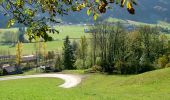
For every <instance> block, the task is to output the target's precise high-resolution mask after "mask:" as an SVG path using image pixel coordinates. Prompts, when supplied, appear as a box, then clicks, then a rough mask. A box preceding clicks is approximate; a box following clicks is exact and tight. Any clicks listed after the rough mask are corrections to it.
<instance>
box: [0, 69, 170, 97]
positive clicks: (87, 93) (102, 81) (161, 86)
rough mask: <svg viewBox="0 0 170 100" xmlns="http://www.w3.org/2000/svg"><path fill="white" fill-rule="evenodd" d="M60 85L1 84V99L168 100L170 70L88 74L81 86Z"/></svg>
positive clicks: (34, 81)
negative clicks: (132, 73)
mask: <svg viewBox="0 0 170 100" xmlns="http://www.w3.org/2000/svg"><path fill="white" fill-rule="evenodd" d="M67 72H69V73H70V72H74V71H67ZM78 72H81V71H78ZM62 83H63V81H62V80H59V79H53V78H32V79H21V80H10V81H2V82H0V91H1V92H0V98H3V99H4V100H170V86H169V85H170V68H166V69H161V70H157V71H152V72H147V73H144V74H140V75H131V76H120V75H101V74H90V75H87V77H86V78H84V79H83V82H82V83H81V84H80V85H78V86H77V87H75V88H71V89H63V88H59V87H57V86H58V85H59V84H62ZM3 99H2V100H3Z"/></svg>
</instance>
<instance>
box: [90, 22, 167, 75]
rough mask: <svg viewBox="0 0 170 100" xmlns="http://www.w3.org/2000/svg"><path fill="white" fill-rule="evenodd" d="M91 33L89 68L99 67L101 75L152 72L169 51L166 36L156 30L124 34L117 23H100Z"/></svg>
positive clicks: (143, 29) (138, 29) (153, 28)
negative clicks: (156, 62) (90, 64)
mask: <svg viewBox="0 0 170 100" xmlns="http://www.w3.org/2000/svg"><path fill="white" fill-rule="evenodd" d="M91 32H92V36H91V37H92V41H91V42H92V43H91V44H92V45H91V50H92V51H91V52H92V56H91V57H92V59H93V61H95V62H94V63H93V65H96V64H97V65H100V66H101V67H102V71H104V72H109V73H110V72H111V73H112V72H113V70H115V71H114V72H118V73H121V74H137V73H143V72H146V71H150V70H154V69H155V68H154V67H153V66H154V65H155V64H154V62H155V61H156V60H157V59H158V58H159V56H160V55H164V54H167V53H168V50H169V49H168V41H167V38H166V36H165V35H164V34H160V33H159V28H157V27H150V26H140V27H138V28H137V29H136V30H134V31H131V32H128V31H126V29H125V28H124V27H123V25H121V24H120V23H106V22H100V23H97V24H96V25H95V26H92V28H91ZM90 55H91V54H90ZM98 58H100V59H99V60H100V61H97V60H98ZM161 61H162V60H161ZM161 61H160V62H161ZM163 62H164V61H163ZM98 63H99V64H98ZM167 63H168V62H167V61H166V63H165V64H164V65H163V66H164V67H165V65H166V64H167Z"/></svg>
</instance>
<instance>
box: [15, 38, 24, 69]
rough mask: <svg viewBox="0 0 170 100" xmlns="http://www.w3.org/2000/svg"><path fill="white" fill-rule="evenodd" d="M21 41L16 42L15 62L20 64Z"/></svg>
mask: <svg viewBox="0 0 170 100" xmlns="http://www.w3.org/2000/svg"><path fill="white" fill-rule="evenodd" d="M22 47H23V45H22V42H20V41H18V43H17V44H16V64H17V65H18V66H20V64H21V61H22Z"/></svg>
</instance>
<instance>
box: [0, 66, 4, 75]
mask: <svg viewBox="0 0 170 100" xmlns="http://www.w3.org/2000/svg"><path fill="white" fill-rule="evenodd" d="M2 75H3V70H2V69H1V68H0V76H2Z"/></svg>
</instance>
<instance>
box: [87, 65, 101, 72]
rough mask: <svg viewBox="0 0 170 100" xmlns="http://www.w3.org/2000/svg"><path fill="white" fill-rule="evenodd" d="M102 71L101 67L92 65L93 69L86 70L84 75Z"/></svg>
mask: <svg viewBox="0 0 170 100" xmlns="http://www.w3.org/2000/svg"><path fill="white" fill-rule="evenodd" d="M101 71H102V67H101V66H98V65H94V66H93V67H91V68H89V69H87V70H86V71H85V73H97V72H101Z"/></svg>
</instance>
